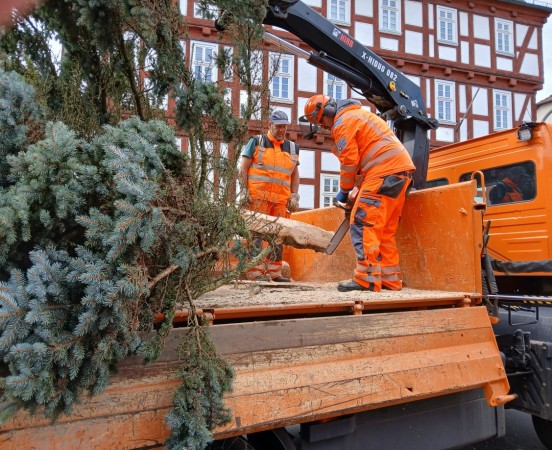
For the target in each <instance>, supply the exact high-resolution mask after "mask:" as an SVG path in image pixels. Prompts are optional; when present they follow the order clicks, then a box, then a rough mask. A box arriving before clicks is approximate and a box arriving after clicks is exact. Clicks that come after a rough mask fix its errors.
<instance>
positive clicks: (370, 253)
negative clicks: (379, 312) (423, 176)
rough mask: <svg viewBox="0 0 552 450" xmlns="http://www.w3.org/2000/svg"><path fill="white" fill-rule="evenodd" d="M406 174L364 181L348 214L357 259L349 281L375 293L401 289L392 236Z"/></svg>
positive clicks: (405, 189) (406, 184)
mask: <svg viewBox="0 0 552 450" xmlns="http://www.w3.org/2000/svg"><path fill="white" fill-rule="evenodd" d="M411 184H412V180H411V179H410V177H409V176H408V175H404V174H400V175H399V174H397V175H387V176H386V177H383V178H382V177H378V178H368V179H365V180H364V181H363V182H362V185H361V186H360V193H359V196H358V197H357V201H356V203H355V205H354V207H353V210H352V212H351V225H350V230H351V240H352V243H353V248H354V250H355V253H356V257H357V264H356V268H355V271H354V277H353V280H354V281H356V282H357V283H359V284H361V285H362V286H364V287H367V288H370V289H372V290H374V291H376V292H378V291H380V290H381V289H382V286H383V287H386V288H388V289H392V290H399V289H401V288H402V276H401V269H400V266H399V252H398V250H397V243H396V241H395V234H396V232H397V228H398V226H399V220H400V217H401V212H402V208H403V206H404V201H405V198H406V194H407V192H408V190H409V188H410V185H411Z"/></svg>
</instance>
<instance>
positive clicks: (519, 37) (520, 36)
mask: <svg viewBox="0 0 552 450" xmlns="http://www.w3.org/2000/svg"><path fill="white" fill-rule="evenodd" d="M528 30H529V27H528V26H527V25H523V24H521V23H516V46H518V47H521V45H522V44H523V41H524V40H525V35H526V34H527V31H528Z"/></svg>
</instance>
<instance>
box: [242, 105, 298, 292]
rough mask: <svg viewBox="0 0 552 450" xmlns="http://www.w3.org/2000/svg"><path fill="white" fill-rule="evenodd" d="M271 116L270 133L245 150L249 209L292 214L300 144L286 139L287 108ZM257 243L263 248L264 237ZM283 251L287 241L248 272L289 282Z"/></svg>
mask: <svg viewBox="0 0 552 450" xmlns="http://www.w3.org/2000/svg"><path fill="white" fill-rule="evenodd" d="M269 120H270V125H269V130H268V133H267V134H263V135H260V136H254V137H253V138H251V139H250V140H249V142H248V143H247V145H246V146H245V148H244V150H243V151H242V154H241V156H242V158H241V164H240V178H241V181H242V186H244V187H246V189H247V195H248V198H249V202H248V206H247V207H248V209H249V210H251V211H256V212H259V213H263V214H268V215H271V216H275V217H285V218H289V216H290V212H295V211H297V209H298V208H299V193H298V190H299V167H298V166H299V145H297V144H295V143H294V142H292V141H290V140H288V139H285V136H286V131H287V126H288V125H289V123H290V122H289V120H288V117H287V115H286V113H285V112H283V111H274V112H272V114H271V115H270V119H269ZM254 244H255V246H256V247H257V250H260V247H261V246H262V243H261V241H260V239H256V240H255V243H254ZM282 252H283V245H281V244H280V245H276V246H275V247H274V249H273V252H272V253H271V254H270V255H269V257H267V258H266V260H265V261H264V263H262V264H259V265H257V266H255V267H253V268H252V269H250V270H249V271H248V272H247V273H246V276H247V278H248V279H250V280H257V281H263V280H266V281H268V280H269V279H270V280H272V281H278V282H280V281H284V282H286V281H287V282H289V281H290V279H289V278H285V277H283V276H282Z"/></svg>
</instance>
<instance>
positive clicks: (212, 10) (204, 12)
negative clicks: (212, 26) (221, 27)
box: [194, 2, 218, 20]
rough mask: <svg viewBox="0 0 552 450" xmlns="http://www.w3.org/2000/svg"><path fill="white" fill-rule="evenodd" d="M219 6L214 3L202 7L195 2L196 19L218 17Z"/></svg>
mask: <svg viewBox="0 0 552 450" xmlns="http://www.w3.org/2000/svg"><path fill="white" fill-rule="evenodd" d="M217 14H218V8H217V7H216V6H213V5H209V6H207V8H205V7H201V6H200V4H199V3H197V2H194V17H195V18H196V19H207V20H212V19H214V18H216V17H217Z"/></svg>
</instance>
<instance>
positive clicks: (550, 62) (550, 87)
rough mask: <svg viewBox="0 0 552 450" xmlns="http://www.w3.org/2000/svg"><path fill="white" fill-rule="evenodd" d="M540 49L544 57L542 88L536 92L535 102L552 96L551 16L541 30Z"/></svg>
mask: <svg viewBox="0 0 552 450" xmlns="http://www.w3.org/2000/svg"><path fill="white" fill-rule="evenodd" d="M542 47H543V56H544V87H543V89H542V90H540V91H539V92H537V101H540V100H543V99H545V98H546V97H548V96H550V95H552V16H550V17H549V18H548V22H546V24H545V25H544V27H543V29H542Z"/></svg>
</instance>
